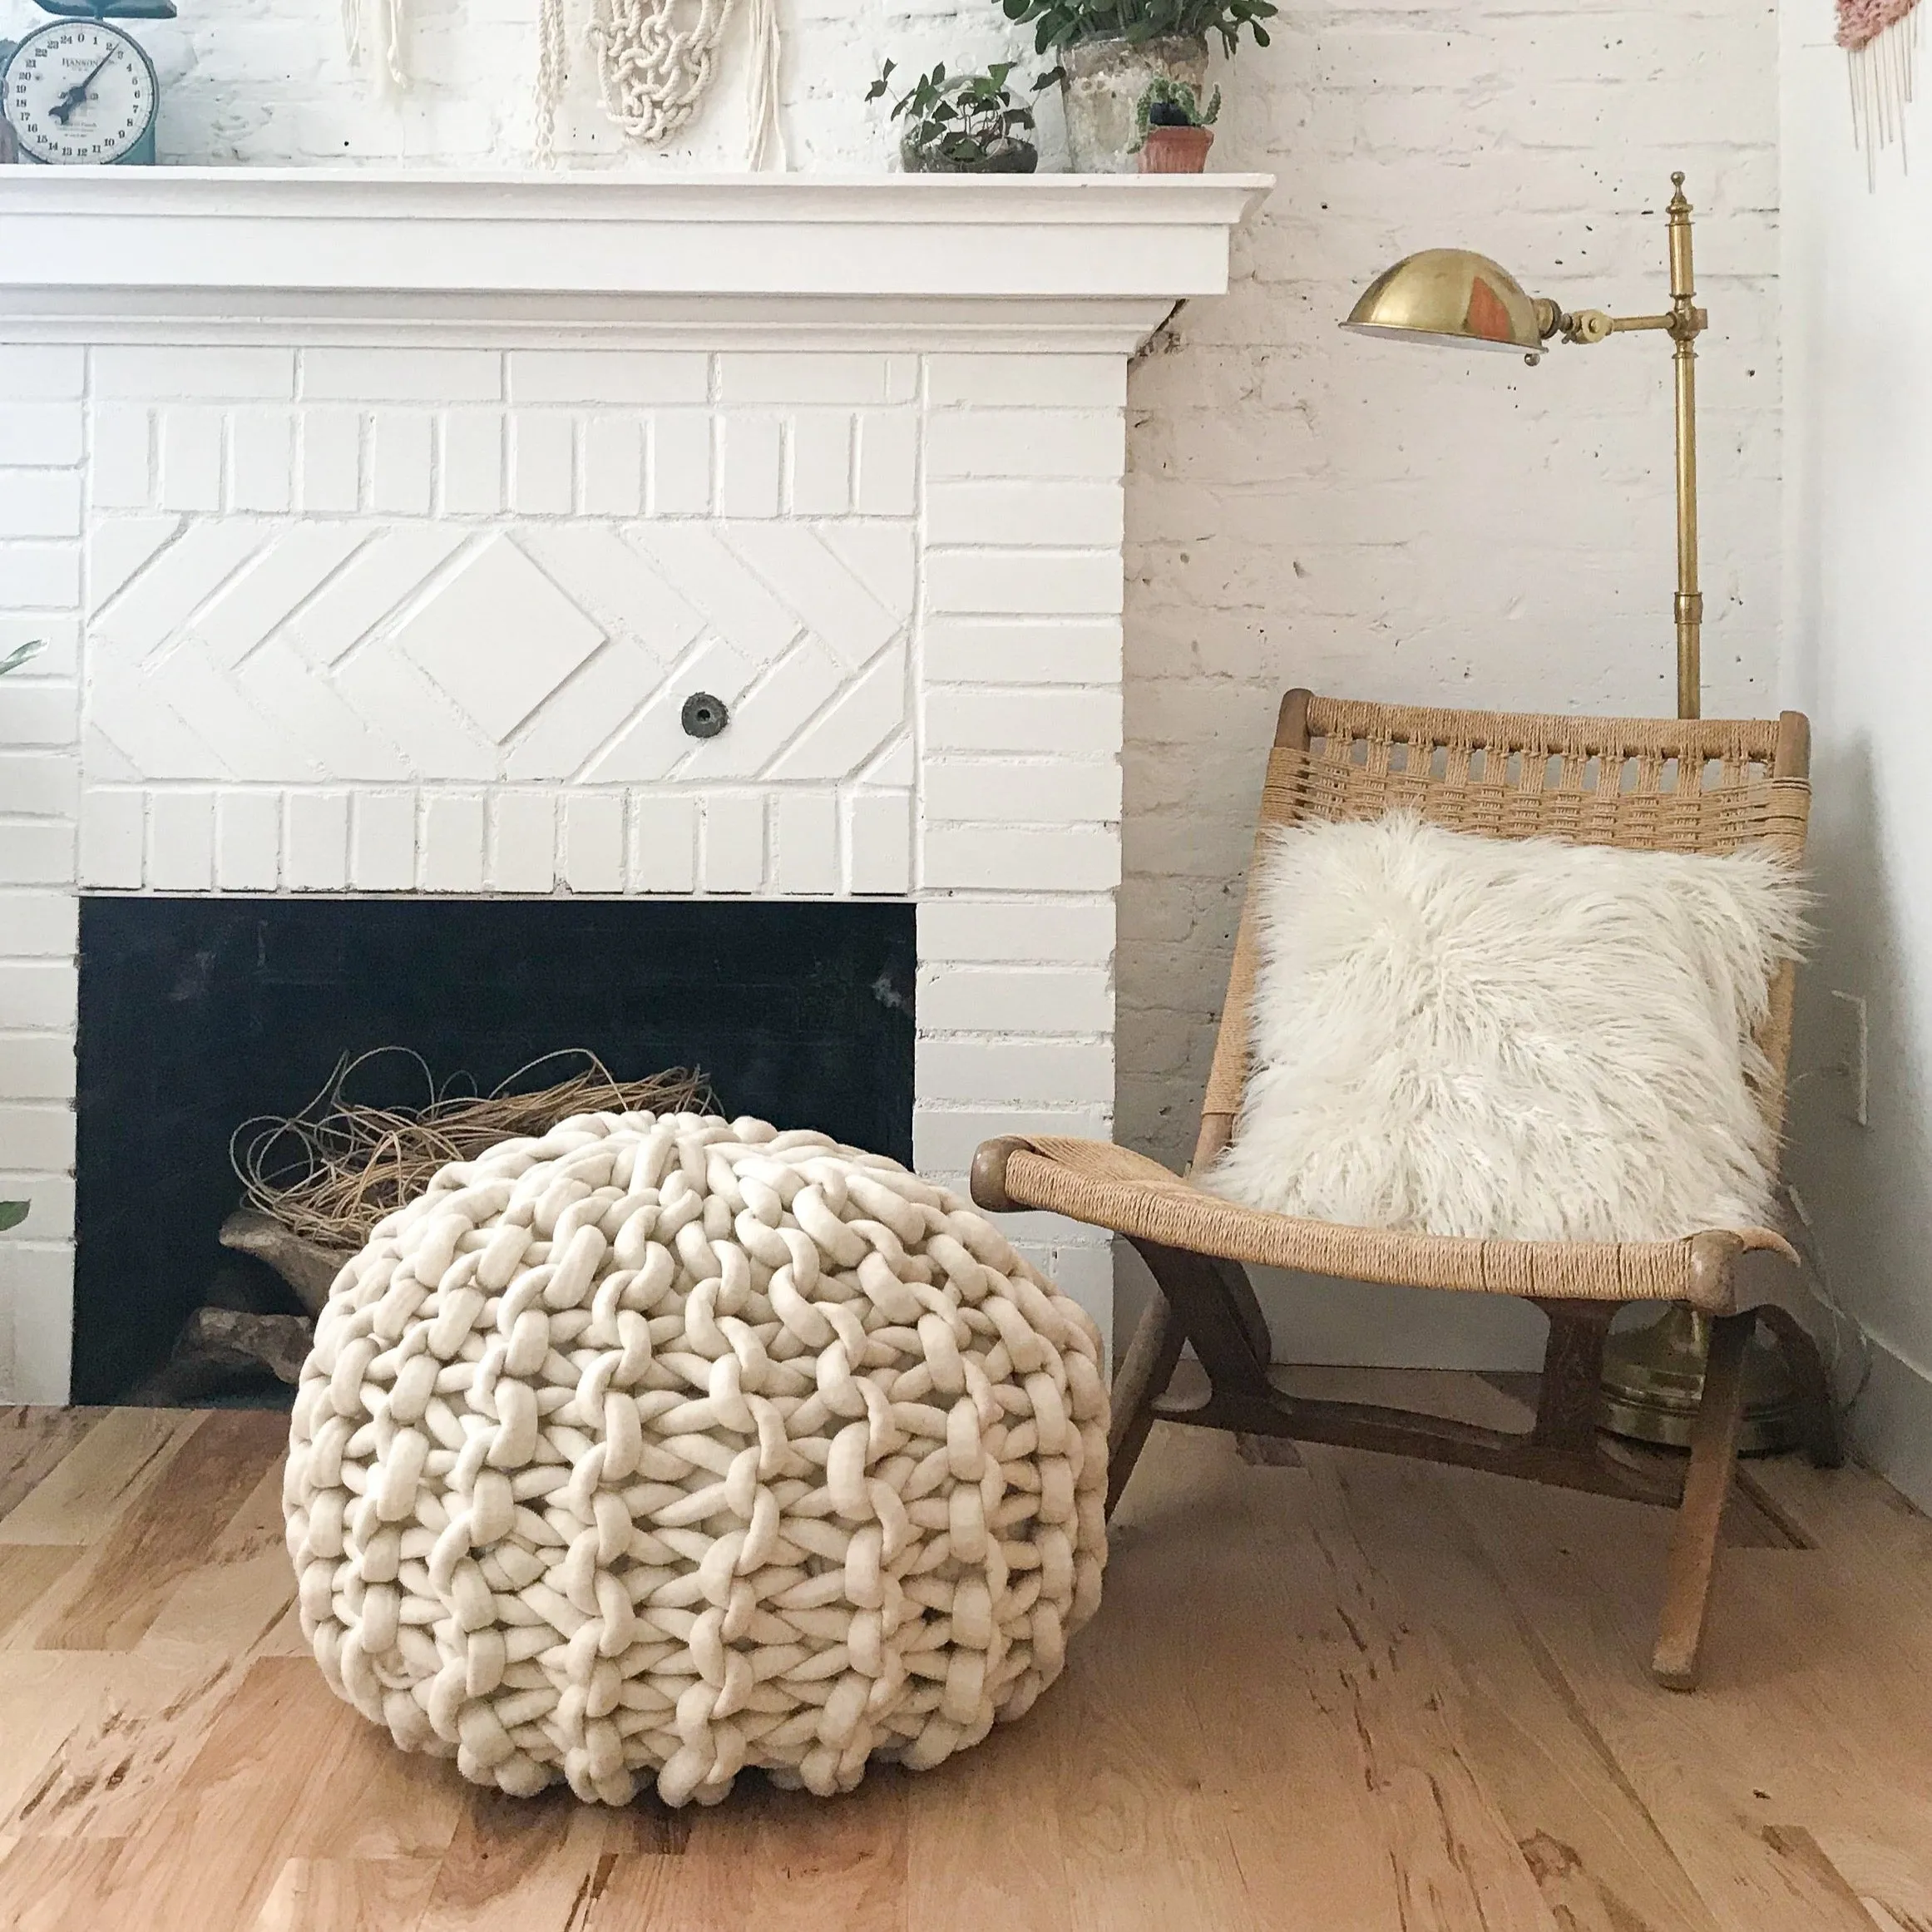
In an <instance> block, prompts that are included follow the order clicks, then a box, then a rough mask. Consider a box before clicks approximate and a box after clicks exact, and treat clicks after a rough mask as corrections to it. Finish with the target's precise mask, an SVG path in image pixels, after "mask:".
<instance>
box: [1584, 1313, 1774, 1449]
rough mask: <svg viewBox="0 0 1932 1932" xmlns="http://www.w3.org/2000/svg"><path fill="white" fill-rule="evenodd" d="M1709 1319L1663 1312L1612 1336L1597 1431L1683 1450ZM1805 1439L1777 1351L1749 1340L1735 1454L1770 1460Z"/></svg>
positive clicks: (1700, 1386) (1699, 1390)
mask: <svg viewBox="0 0 1932 1932" xmlns="http://www.w3.org/2000/svg"><path fill="white" fill-rule="evenodd" d="M1710 1347H1711V1319H1710V1317H1709V1316H1707V1315H1700V1314H1697V1312H1695V1311H1694V1310H1692V1309H1689V1308H1682V1307H1676V1308H1667V1309H1665V1311H1664V1312H1663V1314H1662V1315H1661V1316H1660V1317H1658V1319H1657V1320H1656V1321H1654V1322H1647V1323H1645V1324H1644V1326H1643V1327H1641V1328H1626V1329H1623V1330H1621V1331H1619V1332H1616V1333H1613V1335H1612V1336H1611V1337H1610V1338H1609V1340H1608V1342H1606V1343H1605V1344H1604V1347H1603V1400H1602V1407H1601V1410H1600V1411H1599V1414H1600V1420H1601V1424H1602V1426H1603V1428H1605V1429H1607V1430H1609V1432H1610V1433H1611V1435H1621V1436H1623V1437H1624V1438H1625V1439H1626V1440H1629V1441H1632V1442H1658V1443H1663V1445H1666V1446H1667V1447H1669V1448H1673V1449H1687V1448H1688V1447H1689V1446H1690V1440H1691V1423H1692V1419H1693V1418H1694V1417H1695V1416H1696V1415H1697V1404H1698V1403H1699V1402H1700V1401H1702V1398H1703V1394H1704V1363H1705V1361H1706V1358H1707V1356H1708V1355H1709V1353H1710ZM1803 1440H1804V1430H1803V1426H1802V1418H1801V1412H1800V1410H1799V1407H1798V1400H1797V1391H1796V1388H1795V1387H1794V1386H1792V1382H1791V1375H1790V1372H1789V1371H1788V1370H1787V1369H1786V1366H1785V1361H1784V1357H1783V1356H1781V1354H1780V1353H1779V1352H1778V1351H1777V1350H1776V1348H1774V1347H1772V1346H1771V1345H1770V1344H1769V1343H1767V1342H1766V1341H1765V1340H1764V1338H1763V1337H1762V1336H1753V1337H1752V1342H1751V1346H1750V1347H1749V1349H1748V1350H1747V1351H1746V1353H1745V1357H1744V1426H1743V1428H1742V1431H1741V1433H1740V1435H1739V1436H1738V1440H1737V1452H1738V1454H1739V1455H1771V1454H1773V1453H1774V1452H1776V1450H1781V1449H1792V1448H1795V1447H1796V1445H1798V1444H1799V1443H1800V1442H1801V1441H1803Z"/></svg>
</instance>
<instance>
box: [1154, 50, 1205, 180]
mask: <svg viewBox="0 0 1932 1932" xmlns="http://www.w3.org/2000/svg"><path fill="white" fill-rule="evenodd" d="M1220 111H1221V90H1220V89H1219V88H1218V87H1217V88H1216V89H1215V90H1214V91H1213V93H1212V94H1211V95H1209V96H1208V105H1207V106H1205V107H1203V106H1202V105H1201V99H1200V96H1198V94H1197V93H1195V91H1194V90H1193V88H1192V87H1190V86H1188V83H1187V82H1185V81H1170V80H1169V79H1168V77H1166V76H1165V75H1164V74H1162V75H1159V76H1157V77H1155V78H1154V79H1153V80H1151V81H1149V82H1148V84H1147V91H1146V92H1145V93H1144V94H1143V95H1142V96H1140V105H1139V107H1137V108H1136V109H1135V110H1134V125H1135V126H1137V127H1138V128H1139V130H1140V171H1141V173H1142V174H1144V175H1198V174H1199V173H1200V172H1201V170H1203V168H1204V167H1206V166H1207V165H1208V149H1209V148H1211V147H1212V146H1213V145H1214V129H1213V124H1214V118H1215V116H1217V115H1218V114H1219V113H1220Z"/></svg>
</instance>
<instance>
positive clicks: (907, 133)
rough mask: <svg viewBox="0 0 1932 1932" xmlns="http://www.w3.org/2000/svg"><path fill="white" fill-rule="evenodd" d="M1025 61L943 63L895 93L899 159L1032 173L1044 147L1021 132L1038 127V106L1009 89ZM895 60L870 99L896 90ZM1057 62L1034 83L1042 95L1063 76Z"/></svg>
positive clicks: (938, 169) (926, 171)
mask: <svg viewBox="0 0 1932 1932" xmlns="http://www.w3.org/2000/svg"><path fill="white" fill-rule="evenodd" d="M1018 64H1019V63H1018V62H1015V61H996V62H994V63H993V65H992V66H991V67H986V68H983V69H981V71H979V72H976V73H966V74H948V73H947V72H946V64H945V62H941V63H940V64H939V65H938V66H937V67H935V68H933V70H932V71H931V73H929V74H922V75H920V77H918V79H917V80H916V81H915V82H913V83H912V86H910V87H909V88H908V89H907V91H905V92H904V93H903V94H899V95H894V96H892V114H891V116H890V118H891V119H892V120H894V121H902V122H903V123H904V124H905V125H904V128H903V130H902V132H901V134H900V136H899V160H900V162H901V165H902V166H903V167H904V168H905V170H906V171H907V173H908V174H915V175H1030V174H1031V173H1032V172H1033V170H1035V168H1036V167H1038V166H1039V165H1040V151H1039V149H1038V148H1036V147H1035V146H1034V145H1033V143H1032V142H1031V141H1027V140H1025V139H1024V138H1023V136H1025V135H1027V134H1030V133H1031V132H1032V131H1033V110H1032V109H1031V108H1030V107H1028V106H1025V105H1024V104H1023V103H1021V102H1020V101H1015V99H1014V98H1013V96H1012V95H1011V94H1010V92H1009V91H1008V90H1007V86H1006V77H1007V76H1008V75H1009V74H1010V73H1011V72H1013V69H1014V68H1015V67H1016V66H1017V65H1018ZM893 71H894V63H893V62H891V61H887V62H886V64H885V66H884V67H882V69H881V70H880V72H879V77H878V79H877V80H876V81H874V82H872V86H871V87H870V88H868V89H867V92H866V99H867V100H868V101H877V100H878V99H880V98H881V96H886V95H890V94H892V74H893ZM1059 78H1060V70H1059V68H1057V67H1055V68H1054V69H1053V70H1052V71H1051V72H1049V73H1045V74H1042V75H1041V76H1040V78H1039V79H1038V80H1037V81H1035V82H1034V83H1033V88H1032V91H1033V92H1035V94H1037V93H1038V92H1039V91H1040V89H1041V88H1042V87H1045V86H1051V85H1052V83H1053V82H1055V81H1057V80H1058V79H1059Z"/></svg>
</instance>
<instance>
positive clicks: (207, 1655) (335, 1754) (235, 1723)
mask: <svg viewBox="0 0 1932 1932" xmlns="http://www.w3.org/2000/svg"><path fill="white" fill-rule="evenodd" d="M1431 1386H1432V1387H1433V1389H1434V1391H1435V1393H1436V1394H1437V1396H1439V1397H1440V1399H1441V1400H1443V1401H1445V1402H1446V1403H1449V1404H1450V1405H1451V1406H1455V1407H1457V1408H1459V1409H1460V1410H1461V1411H1463V1412H1465V1413H1466V1412H1470V1408H1471V1406H1472V1405H1473V1406H1475V1407H1477V1408H1479V1409H1480V1408H1482V1407H1485V1406H1486V1407H1487V1408H1488V1409H1490V1411H1495V1410H1496V1409H1497V1408H1498V1406H1511V1405H1510V1397H1509V1396H1506V1395H1505V1394H1504V1393H1502V1392H1500V1391H1496V1390H1494V1389H1491V1388H1489V1387H1488V1386H1486V1385H1482V1384H1480V1383H1477V1382H1475V1381H1474V1380H1473V1379H1471V1378H1460V1377H1443V1378H1437V1379H1436V1380H1435V1381H1434V1383H1433V1384H1432V1385H1431ZM1414 1392H1415V1391H1414V1389H1413V1388H1411V1390H1410V1391H1409V1393H1410V1394H1411V1395H1413V1393H1414ZM283 1430H284V1424H283V1421H282V1419H281V1418H280V1417H279V1416H265V1415H260V1414H245V1413H234V1412H224V1413H216V1414H210V1415H200V1414H195V1413H192V1412H187V1411H141V1410H117V1411H68V1412H52V1411H21V1410H16V1411H0V1927H5V1928H7V1932H47V1929H49V1928H62V1929H65V1928H86V1932H123V1929H125V1932H174V1929H175V1928H180V1932H298V1929H301V1932H322V1929H326V1932H348V1929H349V1928H356V1929H358V1932H453V1929H455V1928H458V1927H461V1928H466V1929H483V1928H490V1929H494V1928H498V1927H501V1928H504V1929H506V1932H512V1929H513V1932H644V1929H646V1928H648V1929H650V1932H738V1929H743V1932H754V1929H755V1932H787V1929H792V1928H798V1929H811V1932H820V1929H823V1932H885V1929H887V1928H895V1929H897V1928H906V1929H907V1932H928V1929H930V1932H945V1929H953V1928H957V1929H959V1932H1012V1929H1025V1932H1134V1929H1137V1928H1141V1927H1146V1928H1157V1927H1158V1928H1160V1929H1161V1932H1218V1929H1219V1928H1223V1927H1226V1928H1241V1929H1242V1932H1299V1929H1301V1928H1307V1932H1353V1929H1355V1928H1362V1929H1364V1932H1366V1929H1371V1928H1373V1929H1375V1932H1382V1929H1384V1928H1387V1929H1389V1932H1397V1929H1400V1932H1424V1929H1426V1928H1448V1929H1453V1932H1475V1929H1477V1928H1494V1929H1496V1932H1502V1929H1505V1928H1507V1929H1509V1932H1517V1929H1524V1932H1529V1929H1534V1928H1539V1929H1543V1932H1711V1929H1712V1928H1720V1927H1722V1928H1727V1929H1735V1932H1853V1929H1855V1932H1873V1929H1874V1928H1875V1927H1876V1928H1878V1929H1880V1932H1932V1524H1928V1523H1927V1522H1926V1521H1925V1519H1923V1518H1921V1517H1920V1516H1918V1515H1916V1514H1914V1513H1913V1512H1912V1511H1911V1510H1909V1509H1908V1508H1907V1507H1906V1506H1905V1505H1904V1504H1903V1503H1902V1502H1901V1501H1900V1500H1899V1499H1898V1498H1897V1497H1896V1496H1895V1495H1894V1494H1893V1493H1892V1492H1891V1491H1890V1490H1887V1489H1886V1488H1885V1486H1884V1485H1882V1484H1880V1483H1879V1482H1877V1481H1875V1480H1874V1479H1873V1478H1871V1477H1870V1476H1869V1475H1864V1474H1862V1473H1860V1472H1858V1471H1855V1470H1846V1471H1843V1472H1841V1473H1839V1474H1837V1475H1819V1474H1817V1473H1816V1472H1814V1471H1812V1470H1810V1469H1808V1468H1806V1466H1804V1465H1802V1464H1801V1463H1798V1462H1796V1461H1791V1460H1785V1461H1780V1462H1777V1463H1775V1464H1769V1465H1766V1464H1758V1465H1755V1468H1754V1470H1753V1471H1752V1475H1751V1476H1750V1478H1749V1482H1750V1485H1751V1488H1750V1490H1749V1491H1748V1492H1747V1495H1744V1496H1743V1497H1742V1498H1741V1499H1740V1500H1739V1502H1738V1504H1737V1506H1736V1507H1734V1509H1733V1510H1732V1517H1731V1521H1730V1525H1729V1530H1728V1535H1729V1539H1730V1543H1731V1547H1729V1548H1727V1550H1726V1551H1725V1553H1724V1555H1723V1557H1722V1562H1721V1569H1720V1575H1719V1581H1718V1587H1717V1603H1716V1608H1715V1615H1714V1620H1713V1621H1714V1629H1713V1634H1712V1639H1711V1643H1710V1646H1709V1649H1708V1653H1707V1672H1706V1682H1707V1687H1706V1688H1705V1689H1704V1690H1703V1691H1702V1692H1700V1693H1698V1694H1697V1695H1696V1696H1694V1697H1673V1696H1671V1695H1669V1694H1668V1693H1667V1692H1662V1691H1658V1690H1657V1689H1655V1688H1653V1687H1652V1685H1651V1683H1650V1682H1649V1680H1648V1675H1647V1672H1646V1668H1645V1667H1646V1661H1647V1658H1648V1654H1649V1645H1650V1635H1651V1621H1652V1618H1653V1613H1654V1609H1655V1606H1656V1603H1657V1600H1658V1589H1659V1582H1660V1576H1661V1572H1662V1569H1663V1549H1664V1535H1665V1530H1666V1525H1667V1519H1666V1518H1665V1517H1664V1516H1663V1515H1662V1514H1660V1513H1658V1512H1654V1511H1650V1510H1643V1509H1642V1508H1639V1507H1637V1506H1635V1505H1627V1504H1621V1503H1613V1502H1606V1501H1601V1500H1596V1499H1594V1498H1589V1497H1581V1496H1574V1495H1558V1494H1554V1493H1553V1492H1549V1491H1544V1490H1537V1489H1534V1488H1531V1487H1529V1486H1528V1485H1521V1484H1516V1483H1512V1482H1509V1481H1506V1480H1501V1479H1499V1478H1494V1477H1485V1476H1476V1475H1467V1474H1465V1473H1462V1472H1459V1471H1455V1470H1442V1469H1436V1468H1433V1467H1429V1466H1426V1465H1410V1464H1404V1463H1400V1462H1396V1461H1393V1460H1387V1459H1384V1458H1380V1457H1376V1456H1371V1455H1361V1454H1357V1453H1353V1452H1348V1451H1339V1450H1337V1451H1330V1450H1307V1451H1304V1452H1302V1455H1301V1456H1300V1457H1299V1459H1298V1460H1291V1462H1290V1463H1289V1464H1287V1465H1281V1464H1278V1463H1271V1462H1264V1461H1261V1460H1257V1461H1255V1462H1253V1463H1249V1462H1248V1461H1245V1460H1243V1458H1242V1456H1241V1455H1240V1453H1239V1452H1238V1446H1237V1445H1236V1444H1235V1443H1234V1442H1233V1441H1232V1440H1230V1439H1228V1438H1225V1437H1218V1436H1208V1435H1195V1434H1191V1433H1183V1432H1181V1431H1177V1430H1166V1429H1164V1430H1159V1431H1157V1432H1156V1435H1155V1436H1154V1440H1153V1441H1152V1443H1151V1444H1150V1445H1149V1449H1148V1451H1147V1454H1146V1456H1145V1459H1144V1462H1143V1464H1142V1465H1141V1470H1140V1472H1139V1475H1137V1476H1136V1478H1135V1480H1134V1485H1133V1487H1132V1489H1131V1490H1130V1491H1129V1496H1128V1499H1127V1502H1126V1505H1125V1506H1124V1510H1123V1511H1122V1515H1121V1519H1120V1522H1119V1525H1118V1528H1117V1534H1116V1537H1115V1542H1114V1557H1113V1563H1112V1566H1111V1567H1110V1569H1109V1572H1108V1578H1107V1598H1106V1603H1105V1605H1104V1608H1103V1609H1102V1610H1101V1612H1100V1614H1099V1618H1097V1620H1096V1621H1095V1622H1094V1623H1093V1625H1091V1626H1090V1628H1089V1629H1088V1630H1087V1631H1086V1632H1085V1633H1084V1634H1083V1635H1082V1637H1081V1638H1080V1639H1079V1640H1078V1642H1077V1643H1075V1647H1074V1651H1073V1658H1072V1662H1071V1664H1070V1668H1069V1671H1068V1673H1067V1676H1066V1677H1065V1678H1064V1679H1063V1680H1062V1682H1060V1684H1059V1685H1057V1686H1056V1687H1055V1688H1054V1689H1053V1690H1052V1691H1051V1692H1050V1693H1049V1694H1048V1695H1047V1697H1045V1698H1044V1699H1043V1700H1042V1701H1041V1702H1040V1706H1039V1707H1038V1708H1036V1709H1035V1711H1034V1712H1033V1713H1032V1714H1031V1715H1030V1717H1028V1718H1027V1719H1026V1720H1025V1722H1022V1723H1020V1724H1019V1725H1017V1726H1015V1727H1010V1728H1002V1729H1001V1730H1000V1731H999V1732H996V1733H995V1735H994V1736H993V1737H991V1738H990V1739H988V1740H987V1742H986V1743H985V1744H984V1745H983V1746H982V1747H981V1748H980V1749H979V1750H977V1751H976V1752H971V1753H969V1754H967V1755H966V1757H961V1758H956V1759H955V1760H954V1761H953V1762H951V1763H950V1764H948V1765H946V1766H944V1767H943V1768H941V1770H940V1771H936V1772H933V1773H931V1774H929V1775H927V1776H924V1777H910V1776H905V1775H903V1774H901V1773H898V1772H896V1771H881V1772H877V1773H875V1774H874V1775H873V1776H872V1777H871V1778H869V1779H868V1780H867V1782H866V1784H865V1785H864V1786H863V1787H862V1789H861V1790H860V1791H858V1792H857V1795H856V1796H852V1797H850V1798H845V1799H841V1800H838V1801H834V1802H832V1803H829V1804H822V1803H819V1802H818V1801H814V1800H813V1799H811V1798H808V1797H805V1796H791V1795H787V1794H783V1793H780V1792H777V1791H773V1790H772V1789H771V1788H770V1787H769V1786H767V1785H765V1784H764V1782H763V1780H762V1779H758V1778H756V1777H754V1776H746V1777H745V1778H744V1779H742V1780H741V1781H740V1782H739V1787H738V1790H737V1791H736V1792H735V1793H734V1796H732V1798H731V1799H730V1800H729V1801H728V1802H727V1803H726V1804H724V1806H720V1807H719V1808H718V1809H716V1810H714V1811H704V1812H700V1811H696V1810H695V1809H693V1810H691V1811H685V1812H683V1813H678V1814H672V1813H670V1812H667V1811H665V1810H664V1809H663V1808H662V1807H660V1806H657V1805H656V1804H655V1802H654V1803H651V1804H650V1805H640V1806H636V1807H634V1808H633V1809H632V1810H631V1811H628V1812H625V1813H621V1814H616V1815H611V1814H606V1813H601V1812H599V1811H592V1810H588V1809H586V1808H584V1807H581V1806H578V1805H577V1804H576V1803H575V1801H573V1800H571V1798H570V1797H569V1796H567V1795H559V1794H557V1793H554V1792H553V1793H551V1794H550V1795H549V1796H546V1797H545V1798H542V1799H540V1800H536V1801H528V1802H518V1801H512V1800H506V1799H502V1798H499V1797H495V1796H486V1795H484V1794H482V1793H480V1792H478V1791H474V1790H472V1788H471V1787H469V1786H466V1785H465V1784H463V1783H462V1781H461V1780H460V1779H459V1778H458V1777H457V1773H456V1771H455V1768H454V1766H451V1765H447V1764H444V1763H440V1762H432V1761H428V1760H424V1759H421V1758H405V1757H401V1756H399V1755H398V1753H397V1752H395V1751H394V1750H393V1748H392V1747H391V1746H390V1743H389V1741H388V1737H387V1736H386V1735H385V1734H383V1733H381V1732H378V1731H376V1730H373V1729H372V1728H371V1727H368V1725H366V1724H364V1723H363V1721H362V1720H361V1719H360V1718H359V1717H357V1716H356V1715H355V1713H354V1712H353V1711H351V1710H350V1709H349V1708H348V1707H346V1706H344V1705H343V1704H340V1703H338V1702H336V1701H335V1699H334V1698H333V1697H331V1696H330V1695H329V1692H328V1691H327V1689H326V1688H325V1687H324V1683H323V1681H322V1678H321V1676H320V1673H319V1672H318V1671H317V1669H316V1668H315V1667H314V1663H312V1662H311V1661H310V1660H309V1657H308V1656H307V1654H306V1653H305V1652H304V1649H303V1646H302V1640H301V1633H300V1632H299V1629H298V1628H296V1626H295V1624H294V1621H293V1619H292V1616H291V1614H290V1613H289V1598H290V1585H289V1572H288V1566H287V1559H286V1557H285V1556H284V1553H283V1550H282V1546H281V1509H280V1499H279V1476H278V1473H277V1468H276V1464H277V1459H278V1456H279V1449H280V1439H281V1436H282V1434H283ZM1289 1453H1290V1455H1291V1456H1292V1453H1293V1452H1292V1451H1291V1452H1289Z"/></svg>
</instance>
